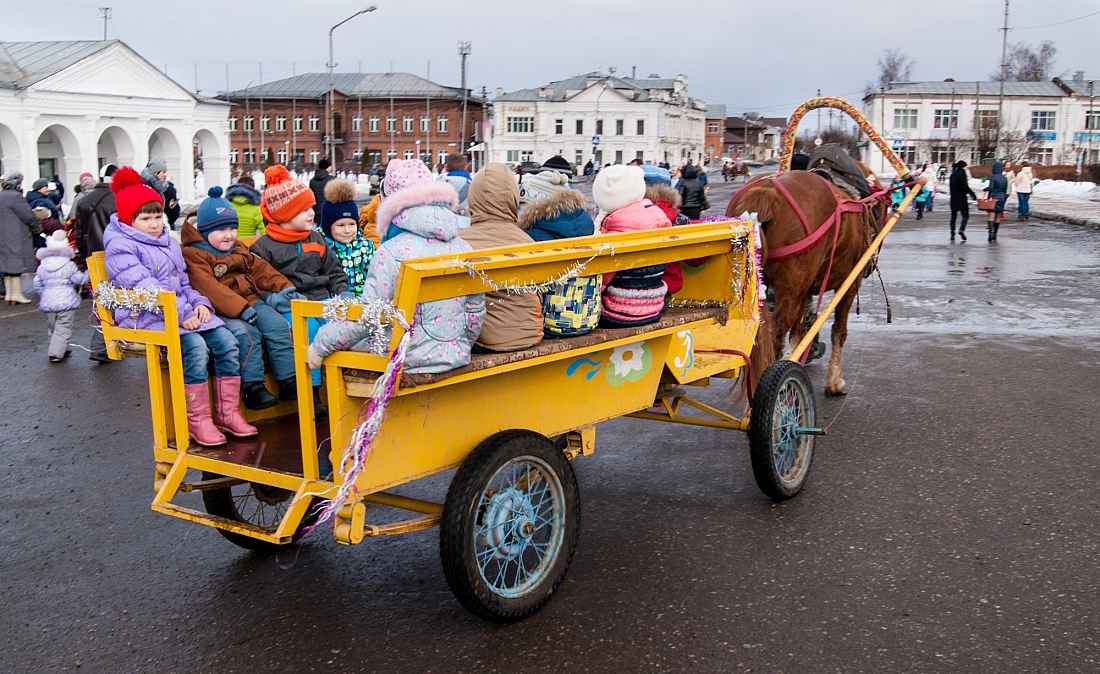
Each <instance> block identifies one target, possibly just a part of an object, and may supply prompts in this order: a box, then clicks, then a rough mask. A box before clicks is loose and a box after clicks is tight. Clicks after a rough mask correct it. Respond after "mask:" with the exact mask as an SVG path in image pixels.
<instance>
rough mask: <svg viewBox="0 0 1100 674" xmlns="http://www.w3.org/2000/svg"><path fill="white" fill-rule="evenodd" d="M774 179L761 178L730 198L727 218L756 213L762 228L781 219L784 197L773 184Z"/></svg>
mask: <svg viewBox="0 0 1100 674" xmlns="http://www.w3.org/2000/svg"><path fill="white" fill-rule="evenodd" d="M771 180H772V177H771V176H769V177H767V178H761V179H759V180H756V181H753V182H751V183H749V184H748V185H745V186H744V187H742V188H741V189H740V190H738V191H737V193H736V194H734V195H733V196H732V197H730V201H729V204H728V205H727V206H726V216H728V217H737V216H739V215H741V214H742V213H745V212H746V211H747V212H749V213H756V217H757V219H758V220H760V226H761V227H767V225H768V223H770V222H772V221H774V220H775V219H776V218H778V217H779V213H780V209H781V208H782V207H783V197H782V196H781V195H780V194H779V191H778V190H777V189H775V187H773V186H772V184H771Z"/></svg>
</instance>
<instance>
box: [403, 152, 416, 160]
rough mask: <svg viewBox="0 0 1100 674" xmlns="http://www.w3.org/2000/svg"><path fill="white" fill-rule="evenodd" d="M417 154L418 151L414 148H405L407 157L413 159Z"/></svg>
mask: <svg viewBox="0 0 1100 674" xmlns="http://www.w3.org/2000/svg"><path fill="white" fill-rule="evenodd" d="M415 156H416V153H415V152H413V151H412V150H405V159H412V158H413V157H415Z"/></svg>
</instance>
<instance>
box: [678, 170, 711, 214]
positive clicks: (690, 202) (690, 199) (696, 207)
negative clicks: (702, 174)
mask: <svg viewBox="0 0 1100 674" xmlns="http://www.w3.org/2000/svg"><path fill="white" fill-rule="evenodd" d="M681 173H682V175H683V179H682V180H680V184H679V185H677V190H678V191H679V192H680V203H681V204H682V205H681V206H680V211H681V212H683V214H684V215H686V216H688V217H689V218H691V219H692V220H698V219H699V218H700V217H702V213H703V211H705V210H707V209H708V208H710V204H708V203H707V194H706V191H705V190H704V189H703V183H701V182H699V180H698V178H697V176H698V173H699V169H697V168H696V167H695V166H694V165H692V164H688V165H687V166H685V167H684V168H683V170H682V171H681Z"/></svg>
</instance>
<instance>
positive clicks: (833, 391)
mask: <svg viewBox="0 0 1100 674" xmlns="http://www.w3.org/2000/svg"><path fill="white" fill-rule="evenodd" d="M858 292H859V284H856V285H853V286H852V287H851V288H849V289H848V294H847V295H845V296H844V297H843V299H841V300H840V303H839V304H837V305H836V312H835V313H834V314H833V333H832V335H833V353H832V356H831V357H830V358H829V369H828V371H827V372H826V373H825V395H829V396H840V395H846V394H847V393H848V391H847V390H846V389H845V387H844V379H843V378H842V377H841V376H840V356H841V353H842V352H843V351H844V342H845V341H847V339H848V312H849V311H851V309H852V302H854V301H855V299H856V293H858Z"/></svg>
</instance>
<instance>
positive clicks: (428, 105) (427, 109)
mask: <svg viewBox="0 0 1100 674" xmlns="http://www.w3.org/2000/svg"><path fill="white" fill-rule="evenodd" d="M431 87H432V62H431V61H428V96H427V98H426V100H425V101H424V114H425V115H427V117H428V132H427V139H428V149H427V152H428V163H429V164H432V163H433V160H432V89H431Z"/></svg>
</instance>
